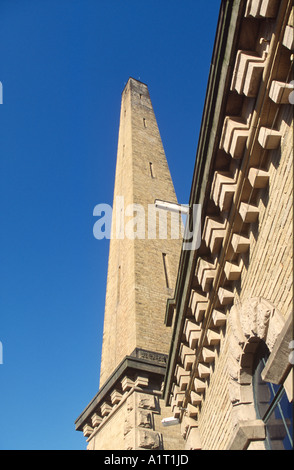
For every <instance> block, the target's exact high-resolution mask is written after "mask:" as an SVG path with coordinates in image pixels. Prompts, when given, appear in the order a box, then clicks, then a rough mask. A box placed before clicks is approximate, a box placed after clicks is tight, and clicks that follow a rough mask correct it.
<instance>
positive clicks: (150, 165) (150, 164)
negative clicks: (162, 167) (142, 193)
mask: <svg viewBox="0 0 294 470" xmlns="http://www.w3.org/2000/svg"><path fill="white" fill-rule="evenodd" d="M149 168H150V175H151V178H154V173H153V165H152V162H149Z"/></svg>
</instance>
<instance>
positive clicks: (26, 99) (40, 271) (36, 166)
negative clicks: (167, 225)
mask: <svg viewBox="0 0 294 470" xmlns="http://www.w3.org/2000/svg"><path fill="white" fill-rule="evenodd" d="M219 6H220V0H210V1H209V2H205V3H204V2H200V1H197V0H149V1H148V2H146V1H145V2H144V1H139V0H125V1H122V0H1V2H0V81H1V82H2V85H3V104H1V105H0V154H1V158H0V211H1V212H0V214H1V230H0V250H1V251H0V341H1V343H2V345H3V364H0V449H2V450H3V449H5V450H10V449H49V450H50V449H52V450H54V449H85V445H86V443H85V439H84V437H83V435H82V433H80V432H77V431H75V428H74V421H75V419H76V418H77V417H78V415H79V414H80V413H81V412H82V411H83V409H84V407H85V406H86V405H87V404H88V403H89V401H90V400H91V399H92V397H93V396H94V395H95V394H96V392H97V391H98V377H99V365H100V351H101V340H102V326H103V314H104V300H105V288H106V274H107V258H108V242H107V241H105V240H102V241H98V240H96V239H95V238H94V236H93V225H94V222H95V218H94V217H93V209H94V207H95V205H96V204H99V203H108V204H112V194H113V184H114V172H115V161H116V148H117V136H118V126H119V112H120V98H121V92H122V90H123V88H124V85H125V83H126V82H127V80H128V78H129V77H130V76H132V77H134V78H136V79H139V80H141V81H143V82H144V83H147V85H148V87H149V91H150V95H151V100H152V103H153V107H154V110H155V114H156V117H157V120H158V124H159V128H160V132H161V136H162V140H163V145H164V148H165V151H166V155H167V159H168V163H169V166H170V170H171V174H172V177H173V180H174V185H175V189H176V193H177V196H178V199H179V202H181V203H184V204H185V203H187V202H188V199H189V193H190V186H191V180H192V173H193V168H194V161H195V154H196V148H197V140H198V132H199V126H200V121H201V117H202V110H203V104H204V97H205V92H206V86H207V79H208V74H209V67H210V60H211V54H212V48H213V43H214V38H215V31H216V24H217V18H218V12H219Z"/></svg>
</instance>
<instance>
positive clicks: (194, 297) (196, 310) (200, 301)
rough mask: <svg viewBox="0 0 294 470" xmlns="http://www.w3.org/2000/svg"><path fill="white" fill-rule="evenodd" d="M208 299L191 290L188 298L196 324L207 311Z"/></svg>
mask: <svg viewBox="0 0 294 470" xmlns="http://www.w3.org/2000/svg"><path fill="white" fill-rule="evenodd" d="M207 305H208V299H207V296H206V295H203V293H201V292H198V291H195V290H192V292H191V298H190V306H191V311H192V314H193V315H194V317H195V320H196V322H197V323H198V322H201V321H202V319H203V316H204V314H205V311H206V309H207Z"/></svg>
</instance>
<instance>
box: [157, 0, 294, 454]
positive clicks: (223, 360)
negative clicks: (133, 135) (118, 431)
mask: <svg viewBox="0 0 294 470" xmlns="http://www.w3.org/2000/svg"><path fill="white" fill-rule="evenodd" d="M292 67H293V2H292V1H287V0H285V1H283V0H281V1H275V0H260V1H259V0H251V1H250V0H248V1H247V2H243V1H233V2H222V5H221V12H220V19H219V23H218V29H217V35H216V43H215V48H214V52H213V58H212V71H211V74H210V77H209V83H208V89H207V96H206V102H205V108H204V113H203V123H202V130H201V134H200V139H199V146H198V152H197V157H196V167H195V172H194V178H193V183H192V190H191V198H190V206H192V205H193V204H194V203H198V204H199V203H200V204H201V206H202V223H201V233H202V242H201V246H200V248H199V249H198V250H196V251H194V252H192V251H191V252H182V254H181V259H180V266H179V273H178V279H177V284H176V288H175V296H174V298H173V299H171V300H169V301H168V305H167V311H166V324H167V325H172V328H173V337H172V347H171V350H170V353H169V360H168V365H167V375H166V379H165V386H164V392H163V396H164V398H165V401H166V403H169V404H170V405H171V407H172V412H173V415H174V416H175V417H177V418H178V419H179V420H180V422H181V428H182V435H183V436H184V438H185V441H186V448H187V449H213V450H224V449H269V448H273V449H280V448H281V449H283V448H289V446H291V445H292V444H291V440H292V439H293V437H292V422H291V410H290V409H289V403H292V401H293V388H292V381H293V362H292V361H291V360H290V356H289V354H290V351H291V350H290V349H289V346H290V345H291V344H290V341H291V339H292V338H293V326H292V316H293V212H292V208H293V102H294V100H293V101H292V99H291V93H293V91H292V90H293V82H292V83H291V81H292V80H293V75H292ZM207 129H209V133H207ZM263 359H264V360H265V361H267V362H266V366H265V368H264V370H263V371H262V372H261V368H262V366H261V365H260V363H259V361H261V360H263ZM259 372H261V377H260V375H258V374H259ZM277 389H278V391H276V390H277ZM284 390H285V392H284ZM274 393H275V394H277V393H278V394H280V395H277V401H278V399H279V398H280V397H281V396H282V395H283V398H281V400H282V401H283V406H285V408H286V411H285V417H284V423H285V426H284V425H283V419H282V417H281V416H280V415H279V414H278V413H277V412H274V411H273V412H272V414H271V413H270V412H271V409H270V399H271V398H272V397H271V396H270V395H271V394H274ZM283 393H284V394H283ZM282 401H280V402H279V403H280V405H278V407H279V406H282V405H281V403H282ZM284 403H285V405H284ZM272 406H273V407H274V404H273V405H272Z"/></svg>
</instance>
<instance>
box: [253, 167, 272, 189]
mask: <svg viewBox="0 0 294 470" xmlns="http://www.w3.org/2000/svg"><path fill="white" fill-rule="evenodd" d="M248 180H249V183H250V184H251V186H252V187H253V188H255V189H263V188H265V187H266V186H267V185H268V182H269V172H268V171H265V170H261V169H259V168H250V170H249V173H248Z"/></svg>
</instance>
